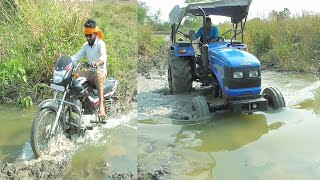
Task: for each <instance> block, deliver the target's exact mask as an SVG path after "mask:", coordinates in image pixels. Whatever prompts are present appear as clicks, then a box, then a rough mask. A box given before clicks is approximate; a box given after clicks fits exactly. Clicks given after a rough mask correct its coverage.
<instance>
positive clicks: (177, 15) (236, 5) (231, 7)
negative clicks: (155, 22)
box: [169, 0, 252, 25]
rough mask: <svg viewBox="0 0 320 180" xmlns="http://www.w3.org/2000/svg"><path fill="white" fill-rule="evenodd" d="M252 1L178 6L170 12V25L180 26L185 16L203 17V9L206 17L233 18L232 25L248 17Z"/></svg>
mask: <svg viewBox="0 0 320 180" xmlns="http://www.w3.org/2000/svg"><path fill="white" fill-rule="evenodd" d="M251 2H252V0H206V1H201V2H196V3H190V4H180V5H176V6H175V7H174V8H173V9H172V10H171V12H170V14H169V17H170V24H171V25H172V24H179V23H180V22H181V20H182V19H183V17H184V16H186V15H187V14H193V15H195V16H200V15H202V11H201V10H200V9H199V7H200V8H202V9H203V10H204V12H205V13H206V15H219V16H226V17H230V18H231V22H232V23H238V22H240V21H241V20H242V19H244V18H245V17H247V15H248V11H249V7H250V4H251Z"/></svg>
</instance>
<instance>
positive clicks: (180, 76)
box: [168, 56, 192, 94]
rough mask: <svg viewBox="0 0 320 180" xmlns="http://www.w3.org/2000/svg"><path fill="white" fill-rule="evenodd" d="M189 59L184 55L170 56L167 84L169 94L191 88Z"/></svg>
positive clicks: (186, 90)
mask: <svg viewBox="0 0 320 180" xmlns="http://www.w3.org/2000/svg"><path fill="white" fill-rule="evenodd" d="M190 61H191V60H190V59H189V58H186V57H185V58H184V57H172V56H171V57H170V60H169V67H168V84H169V90H170V93H171V94H179V93H185V92H188V91H190V90H191V89H192V73H191V66H190V64H191V62H190Z"/></svg>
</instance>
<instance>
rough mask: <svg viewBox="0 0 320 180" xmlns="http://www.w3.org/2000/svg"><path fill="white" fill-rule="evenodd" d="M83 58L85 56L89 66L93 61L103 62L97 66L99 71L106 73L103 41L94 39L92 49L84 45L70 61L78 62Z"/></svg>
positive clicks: (105, 55) (86, 44)
mask: <svg viewBox="0 0 320 180" xmlns="http://www.w3.org/2000/svg"><path fill="white" fill-rule="evenodd" d="M84 56H87V58H88V63H89V64H91V63H92V62H93V61H99V60H103V62H104V63H103V65H100V66H99V69H101V70H103V71H104V72H105V73H107V50H106V44H105V43H104V42H103V40H101V39H99V38H96V40H95V41H94V44H93V46H92V47H91V46H89V44H88V42H86V43H84V44H83V46H82V48H81V49H80V50H79V52H77V54H75V55H73V56H72V57H71V59H72V61H73V62H78V61H79V60H80V59H81V58H83V57H84Z"/></svg>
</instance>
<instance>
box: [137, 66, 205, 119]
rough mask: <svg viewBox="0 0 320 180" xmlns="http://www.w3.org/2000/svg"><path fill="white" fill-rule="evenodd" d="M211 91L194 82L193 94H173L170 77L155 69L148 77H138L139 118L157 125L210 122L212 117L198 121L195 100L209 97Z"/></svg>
mask: <svg viewBox="0 0 320 180" xmlns="http://www.w3.org/2000/svg"><path fill="white" fill-rule="evenodd" d="M209 91H210V89H209V88H203V87H200V83H197V82H194V83H193V89H192V91H191V92H188V93H183V94H175V95H171V94H169V87H168V82H167V74H164V75H161V73H159V72H156V71H155V70H153V71H150V72H149V73H148V75H147V76H143V75H141V76H139V77H138V94H137V101H138V112H139V114H138V119H139V122H142V123H153V124H184V125H185V124H198V123H205V122H208V120H209V118H210V117H209V116H208V117H200V118H198V117H197V116H196V115H195V113H194V112H193V111H192V99H193V98H194V97H195V96H197V95H206V94H208V92H209Z"/></svg>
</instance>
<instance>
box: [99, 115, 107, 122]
mask: <svg viewBox="0 0 320 180" xmlns="http://www.w3.org/2000/svg"><path fill="white" fill-rule="evenodd" d="M98 117H99V121H104V120H105V118H106V115H100V114H99V115H98Z"/></svg>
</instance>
